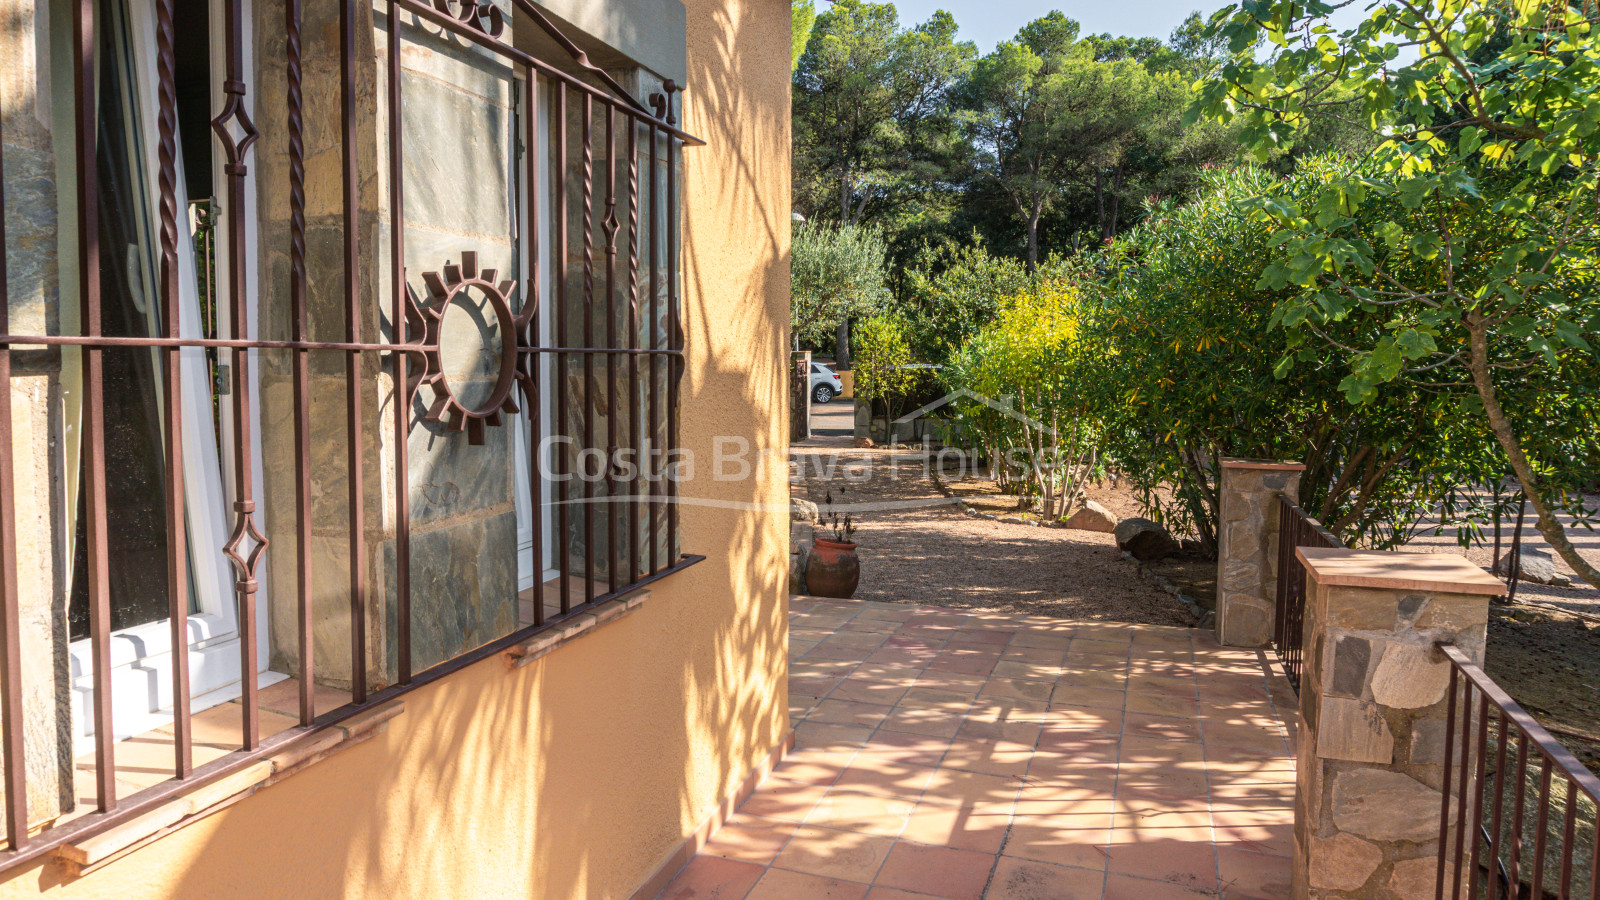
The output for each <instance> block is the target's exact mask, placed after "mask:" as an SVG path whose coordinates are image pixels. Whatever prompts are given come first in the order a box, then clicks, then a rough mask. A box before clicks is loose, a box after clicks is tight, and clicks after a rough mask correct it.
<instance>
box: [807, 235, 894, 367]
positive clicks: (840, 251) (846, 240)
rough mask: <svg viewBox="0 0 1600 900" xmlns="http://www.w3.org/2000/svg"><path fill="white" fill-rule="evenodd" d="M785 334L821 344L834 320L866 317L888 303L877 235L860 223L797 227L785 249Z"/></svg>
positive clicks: (886, 284) (885, 278)
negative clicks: (788, 286) (787, 251)
mask: <svg viewBox="0 0 1600 900" xmlns="http://www.w3.org/2000/svg"><path fill="white" fill-rule="evenodd" d="M789 253H790V255H789V279H790V288H789V332H790V335H791V339H792V340H793V341H794V345H795V348H796V349H799V346H800V342H801V341H810V342H813V343H821V342H823V341H826V340H827V339H828V336H829V334H831V333H832V332H833V329H834V326H835V325H837V324H838V323H840V322H845V321H849V320H850V319H858V318H862V317H864V316H869V315H871V314H872V313H874V312H876V311H877V310H878V309H880V308H882V307H883V306H884V304H886V303H887V302H888V300H889V288H888V283H887V279H888V274H887V271H886V264H885V257H886V254H887V251H886V249H885V248H884V244H883V236H882V235H881V234H880V233H879V232H878V231H877V230H876V229H873V228H868V227H864V226H860V225H842V226H835V225H826V224H810V223H804V222H803V223H800V224H798V225H796V226H795V228H794V239H793V241H792V243H791V247H790V251H789Z"/></svg>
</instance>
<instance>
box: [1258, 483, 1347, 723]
mask: <svg viewBox="0 0 1600 900" xmlns="http://www.w3.org/2000/svg"><path fill="white" fill-rule="evenodd" d="M1277 503H1278V591H1277V604H1276V615H1275V616H1274V617H1273V623H1274V624H1273V633H1272V646H1273V649H1275V650H1276V651H1277V653H1278V659H1279V661H1281V662H1282V663H1283V672H1284V675H1285V676H1287V677H1288V679H1289V684H1291V685H1293V686H1294V689H1295V691H1296V692H1299V690H1300V671H1301V668H1302V665H1303V662H1304V656H1305V647H1304V644H1305V619H1306V567H1305V566H1304V565H1302V564H1301V563H1300V557H1298V556H1296V555H1295V550H1296V549H1297V548H1300V547H1343V546H1344V544H1342V543H1340V541H1339V539H1338V538H1336V537H1334V536H1333V533H1332V532H1330V531H1329V530H1328V529H1326V528H1323V527H1322V523H1320V522H1318V521H1317V520H1316V519H1313V518H1311V517H1310V516H1308V515H1306V512H1305V510H1303V509H1301V508H1300V507H1299V506H1296V505H1295V503H1294V501H1292V500H1290V499H1289V498H1288V497H1285V496H1284V495H1283V494H1279V495H1278V500H1277Z"/></svg>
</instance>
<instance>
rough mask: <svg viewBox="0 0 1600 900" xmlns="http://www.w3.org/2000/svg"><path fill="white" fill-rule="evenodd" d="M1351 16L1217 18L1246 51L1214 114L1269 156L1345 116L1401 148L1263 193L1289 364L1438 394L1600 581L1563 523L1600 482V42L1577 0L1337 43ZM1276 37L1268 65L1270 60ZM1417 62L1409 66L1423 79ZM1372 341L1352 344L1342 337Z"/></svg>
mask: <svg viewBox="0 0 1600 900" xmlns="http://www.w3.org/2000/svg"><path fill="white" fill-rule="evenodd" d="M1332 12H1333V7H1332V6H1330V5H1328V4H1326V3H1323V2H1320V0H1311V2H1309V3H1303V2H1291V0H1264V2H1251V3H1246V4H1244V5H1243V6H1234V7H1229V8H1228V9H1225V10H1223V11H1222V12H1220V13H1218V14H1217V16H1216V17H1214V19H1213V23H1214V25H1215V28H1216V31H1217V33H1218V34H1220V35H1223V36H1226V37H1227V38H1228V40H1229V42H1230V43H1229V46H1230V49H1231V50H1232V51H1234V55H1233V58H1232V59H1231V60H1230V61H1229V62H1228V63H1227V64H1226V65H1225V66H1224V67H1223V69H1222V71H1221V77H1220V78H1219V80H1217V81H1216V82H1214V83H1213V84H1211V85H1208V86H1207V87H1206V88H1205V89H1204V90H1203V91H1202V92H1201V94H1200V95H1199V97H1198V99H1197V102H1196V104H1195V108H1194V114H1196V115H1208V116H1211V117H1214V118H1217V119H1228V120H1234V121H1236V122H1237V124H1238V127H1239V128H1240V131H1241V134H1242V135H1244V137H1245V138H1246V140H1247V141H1248V142H1249V143H1250V145H1251V146H1252V147H1253V148H1254V149H1256V151H1257V152H1258V153H1260V154H1265V153H1267V152H1270V151H1271V150H1272V149H1273V148H1279V147H1283V146H1285V145H1288V144H1292V143H1293V142H1295V141H1296V140H1302V139H1303V138H1304V132H1305V128H1306V125H1307V123H1308V122H1309V121H1310V119H1311V118H1312V117H1313V116H1314V115H1316V114H1328V113H1330V111H1331V112H1332V114H1335V115H1337V116H1338V117H1340V118H1342V119H1344V120H1346V121H1349V122H1352V123H1354V124H1356V125H1358V126H1359V127H1362V128H1364V129H1367V130H1369V131H1371V132H1372V133H1374V135H1376V136H1377V137H1379V138H1380V139H1381V141H1382V142H1381V144H1380V145H1379V146H1378V148H1377V151H1376V152H1375V153H1374V154H1373V157H1372V167H1371V168H1370V169H1368V168H1363V169H1361V170H1355V171H1350V172H1347V173H1344V174H1342V175H1340V176H1339V177H1335V178H1331V179H1329V180H1328V182H1327V183H1326V184H1324V185H1322V186H1321V188H1320V189H1319V190H1318V191H1317V192H1315V193H1314V194H1313V195H1310V196H1303V197H1291V196H1288V195H1286V194H1285V192H1284V191H1283V190H1281V189H1276V188H1269V189H1266V190H1263V191H1262V192H1261V193H1260V194H1259V195H1258V196H1257V197H1256V198H1254V200H1253V201H1252V202H1251V204H1250V206H1251V208H1252V209H1253V210H1254V211H1255V213H1256V215H1257V216H1258V217H1259V218H1260V219H1261V221H1263V222H1264V223H1266V224H1267V225H1268V226H1269V227H1270V228H1271V229H1272V230H1273V232H1274V233H1273V244H1274V247H1275V248H1276V251H1275V256H1276V259H1275V262H1274V264H1273V265H1271V266H1270V267H1269V268H1268V269H1267V270H1266V271H1265V272H1264V273H1263V277H1262V279H1261V282H1260V283H1261V285H1262V286H1263V287H1264V288H1267V289H1270V290H1273V291H1275V292H1278V293H1279V294H1280V295H1281V299H1280V300H1279V302H1278V303H1277V304H1276V307H1275V309H1274V312H1273V318H1272V324H1273V325H1275V326H1277V327H1281V328H1283V329H1284V330H1285V331H1286V332H1287V334H1288V336H1289V341H1290V349H1291V352H1290V354H1288V355H1286V356H1285V357H1283V359H1282V360H1281V361H1280V363H1279V365H1278V371H1279V372H1280V373H1283V374H1287V373H1289V372H1292V371H1294V370H1295V369H1296V368H1298V367H1300V366H1302V365H1305V364H1307V363H1308V361H1313V360H1323V359H1326V358H1329V357H1330V356H1331V357H1333V358H1335V359H1337V360H1338V361H1339V363H1340V365H1341V367H1342V368H1343V370H1344V377H1343V378H1342V379H1341V383H1340V387H1341V389H1342V390H1343V391H1344V392H1345V394H1346V395H1347V396H1348V398H1349V399H1350V400H1351V401H1353V402H1357V403H1361V404H1370V403H1372V402H1374V401H1375V400H1376V399H1377V398H1379V397H1380V396H1381V395H1382V394H1383V392H1384V391H1385V390H1387V389H1393V388H1400V389H1408V388H1413V387H1414V388H1416V389H1419V390H1426V391H1428V392H1429V395H1430V396H1432V397H1433V398H1434V400H1435V402H1439V403H1448V404H1450V405H1451V406H1452V407H1453V408H1454V410H1455V414H1456V415H1457V416H1459V417H1462V418H1463V419H1465V420H1467V421H1471V422H1473V423H1476V424H1477V425H1478V426H1480V427H1482V428H1485V429H1486V430H1487V431H1489V432H1490V433H1491V434H1492V435H1493V439H1494V444H1495V445H1497V446H1498V447H1499V449H1500V451H1501V452H1502V453H1503V459H1504V465H1505V466H1507V467H1508V468H1509V470H1510V472H1511V473H1512V474H1513V475H1514V476H1515V479H1516V481H1517V482H1518V484H1519V486H1520V487H1521V490H1522V492H1523V494H1524V495H1525V496H1526V497H1527V498H1528V500H1529V502H1530V503H1531V504H1532V506H1533V507H1534V509H1535V510H1536V511H1537V514H1538V528H1539V531H1540V533H1541V534H1542V535H1544V537H1545V538H1546V539H1547V540H1548V541H1549V542H1550V543H1551V545H1552V546H1553V547H1554V548H1555V549H1556V550H1557V552H1559V553H1560V554H1561V555H1562V557H1563V559H1565V560H1566V561H1567V563H1568V564H1569V565H1571V566H1572V567H1573V569H1574V570H1575V571H1576V572H1577V573H1578V574H1579V575H1580V576H1581V577H1582V578H1584V579H1585V580H1586V581H1588V582H1589V583H1590V584H1594V585H1596V586H1600V570H1597V569H1596V567H1594V566H1593V565H1591V564H1590V563H1589V562H1588V561H1586V560H1584V559H1583V558H1582V557H1581V556H1579V555H1578V553H1577V551H1576V550H1575V549H1574V548H1573V546H1572V544H1571V542H1570V541H1569V540H1568V538H1567V536H1566V533H1565V528H1564V527H1563V523H1562V514H1563V513H1565V514H1568V515H1576V516H1577V517H1578V518H1579V519H1580V521H1584V522H1585V523H1587V520H1588V517H1589V511H1588V510H1586V509H1585V508H1584V506H1583V501H1582V494H1581V493H1580V491H1579V489H1580V488H1581V487H1582V486H1583V484H1584V483H1585V482H1589V483H1592V481H1593V478H1594V475H1595V473H1596V471H1600V450H1597V447H1596V441H1595V437H1594V434H1595V426H1596V424H1600V420H1597V417H1596V415H1595V413H1596V401H1595V397H1594V391H1595V387H1594V386H1595V385H1596V384H1597V383H1600V365H1597V361H1596V355H1595V348H1594V346H1593V345H1592V344H1591V343H1590V336H1592V335H1594V334H1595V333H1596V332H1597V331H1600V294H1597V292H1596V290H1595V287H1596V285H1595V268H1594V263H1593V260H1594V259H1595V258H1596V253H1597V252H1600V130H1597V129H1600V45H1597V43H1596V41H1595V39H1594V33H1593V29H1594V19H1593V18H1592V15H1591V12H1590V11H1588V10H1585V9H1581V8H1578V7H1575V6H1566V5H1563V4H1561V3H1546V4H1531V3H1512V2H1505V0H1386V2H1379V3H1375V4H1373V5H1372V6H1371V7H1370V8H1369V11H1368V14H1367V16H1366V18H1365V19H1363V20H1362V21H1360V22H1359V23H1358V24H1356V25H1355V26H1353V27H1350V28H1346V29H1342V30H1341V29H1338V28H1336V27H1335V26H1334V25H1332V24H1331V23H1330V22H1329V20H1328V16H1329V15H1330V14H1331V13H1332ZM1261 39H1265V40H1266V42H1267V43H1268V45H1269V46H1270V47H1271V48H1272V49H1271V52H1270V53H1269V54H1267V55H1266V56H1265V57H1264V58H1262V57H1259V56H1258V55H1257V54H1255V53H1252V52H1250V50H1249V47H1250V45H1252V44H1253V43H1254V42H1256V41H1258V40H1261ZM1402 60H1409V61H1402ZM1349 328H1355V329H1356V331H1355V334H1354V336H1346V337H1343V338H1341V336H1340V334H1336V333H1335V331H1338V332H1341V333H1342V332H1344V331H1345V330H1346V329H1349Z"/></svg>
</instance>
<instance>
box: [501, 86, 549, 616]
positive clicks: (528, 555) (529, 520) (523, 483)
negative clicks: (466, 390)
mask: <svg viewBox="0 0 1600 900" xmlns="http://www.w3.org/2000/svg"><path fill="white" fill-rule="evenodd" d="M516 79H517V86H518V90H517V96H516V116H515V117H514V122H515V123H516V125H515V127H514V128H513V131H514V132H516V133H514V134H512V135H511V143H512V147H513V150H514V149H515V147H516V146H517V145H518V144H519V143H520V141H521V140H522V135H523V133H524V130H523V128H522V125H521V123H522V122H523V118H522V117H523V116H526V115H528V114H529V113H528V108H527V102H528V82H527V79H526V78H525V77H524V75H523V73H521V72H518V73H517V76H516ZM536 79H537V80H536V82H535V83H536V85H537V88H538V99H539V104H538V107H539V108H538V110H537V111H536V113H535V114H536V115H537V116H538V123H539V126H538V127H537V128H535V129H534V140H535V142H536V144H537V146H534V147H525V148H523V152H524V153H526V154H530V156H528V157H518V156H517V155H516V153H515V152H513V153H512V154H511V157H512V159H513V160H515V163H514V166H515V168H514V169H513V171H515V172H518V173H521V172H522V171H524V167H525V165H526V164H525V162H524V160H525V159H527V158H531V159H533V160H534V161H535V165H534V166H533V170H534V172H535V173H536V175H535V177H536V178H537V179H538V187H539V208H538V209H537V210H534V214H533V227H534V234H535V240H533V241H529V240H527V236H526V235H525V234H524V233H522V231H521V230H519V232H518V235H517V237H518V240H517V271H518V272H519V273H520V274H522V278H521V280H520V289H521V290H524V291H526V290H527V276H526V273H528V272H530V271H533V257H532V254H531V252H530V251H531V250H532V248H533V246H537V247H538V251H539V265H538V273H539V297H540V299H541V300H542V302H541V303H540V305H539V321H538V323H537V326H536V328H535V330H534V339H535V340H536V341H537V342H538V343H539V344H540V345H541V346H550V342H551V337H552V335H553V332H554V326H553V325H552V324H551V311H552V310H553V309H554V308H555V305H554V304H555V301H554V297H553V295H552V294H551V290H552V287H553V285H554V281H553V279H552V276H551V268H552V266H553V265H554V261H555V254H554V253H553V252H552V248H551V228H550V225H551V222H550V215H551V206H550V189H551V184H550V166H549V165H548V160H549V154H550V128H549V123H550V91H549V85H550V82H549V80H548V79H546V78H544V77H543V76H536ZM513 185H514V187H513V190H515V191H516V193H517V196H516V197H515V198H513V199H514V201H515V206H514V209H516V210H519V211H521V210H525V209H527V202H528V194H527V191H528V185H527V183H526V181H525V179H524V178H522V177H518V178H516V179H514V181H513ZM520 224H521V227H522V228H526V225H527V223H525V222H524V223H520ZM531 299H532V298H530V297H526V296H525V297H523V298H522V300H523V302H524V303H528V302H530V301H531ZM536 355H537V356H538V357H539V358H538V359H537V360H536V361H535V365H537V366H538V367H539V368H538V372H539V412H540V415H539V417H538V418H539V439H538V440H537V441H533V442H532V443H533V446H534V449H535V450H538V449H542V446H543V440H544V438H545V436H546V435H548V434H549V433H550V432H549V422H550V415H551V410H553V409H555V406H554V405H553V404H554V403H555V394H554V391H553V388H552V385H551V384H550V376H551V374H552V372H553V371H554V366H553V365H552V362H553V361H552V359H551V355H550V354H548V353H540V354H536ZM520 405H521V406H522V407H523V408H522V409H521V411H520V412H519V414H518V415H517V416H516V417H515V427H514V428H513V429H512V430H511V467H512V470H513V472H514V479H513V485H514V493H515V497H514V498H513V499H514V506H515V509H516V515H517V591H518V592H519V593H520V592H522V591H526V590H529V589H530V588H533V587H534V586H535V582H536V581H537V583H539V584H545V583H548V582H550V581H551V580H553V579H555V578H558V577H560V574H561V573H560V572H559V571H557V570H556V569H555V568H554V566H553V562H554V559H555V547H556V534H555V530H556V520H555V516H554V515H553V514H552V513H553V511H554V510H553V508H552V507H550V506H549V502H550V497H551V496H553V492H554V491H555V482H554V481H553V480H551V479H550V478H548V477H545V474H546V473H545V470H546V467H545V466H544V465H543V462H542V461H541V464H540V466H539V471H540V473H541V475H540V485H541V488H540V497H541V498H542V499H543V500H544V504H545V505H544V508H543V509H542V510H539V511H537V512H538V515H539V516H540V522H541V525H542V528H541V529H540V533H541V534H542V536H543V544H544V547H543V548H541V552H540V554H539V556H540V559H539V565H538V567H537V569H536V568H535V565H534V560H533V515H534V513H535V511H534V510H532V509H530V508H529V507H530V506H531V504H532V496H531V493H530V491H529V480H528V466H527V465H526V462H527V460H528V459H529V452H530V450H529V443H530V440H529V432H530V431H531V430H532V428H531V425H530V423H529V416H528V413H529V410H528V409H527V404H526V403H522V404H520ZM535 571H538V573H539V577H538V578H537V579H535V577H534V572H535ZM535 602H542V600H540V599H538V598H536V599H535Z"/></svg>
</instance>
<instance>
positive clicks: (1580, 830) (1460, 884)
mask: <svg viewBox="0 0 1600 900" xmlns="http://www.w3.org/2000/svg"><path fill="white" fill-rule="evenodd" d="M1437 647H1438V650H1439V652H1441V653H1442V654H1444V656H1445V658H1446V659H1448V661H1449V665H1450V688H1449V701H1448V711H1447V713H1446V722H1445V734H1444V785H1443V788H1442V794H1441V798H1440V808H1439V823H1440V825H1439V831H1440V834H1441V835H1442V836H1443V839H1442V840H1440V841H1439V852H1438V871H1437V878H1436V885H1435V891H1434V897H1435V900H1445V898H1447V897H1448V898H1450V900H1460V898H1461V897H1462V896H1463V895H1465V896H1466V897H1467V898H1470V900H1477V898H1480V897H1482V898H1486V900H1497V898H1504V900H1519V898H1524V897H1526V898H1534V900H1544V898H1546V897H1556V898H1559V900H1579V898H1587V900H1595V898H1600V829H1597V828H1596V827H1595V814H1596V807H1597V804H1600V778H1597V777H1596V776H1595V773H1593V772H1591V771H1590V770H1589V769H1587V768H1585V767H1584V765H1583V764H1582V763H1581V762H1579V761H1578V760H1577V758H1576V757H1574V756H1573V755H1572V753H1571V752H1570V751H1569V750H1567V748H1565V747H1563V746H1562V745H1561V744H1560V743H1558V742H1557V741H1556V739H1555V738H1553V737H1551V735H1550V732H1548V731H1546V730H1545V728H1544V727H1543V726H1541V725H1540V724H1539V723H1538V722H1537V721H1535V720H1534V718H1533V716H1531V715H1529V714H1528V712H1527V711H1526V710H1524V709H1523V708H1522V707H1521V706H1520V705H1518V704H1517V702H1516V701H1515V700H1513V699H1511V697H1510V695H1509V694H1507V693H1506V692H1505V691H1504V690H1502V689H1501V687H1500V686H1499V685H1497V684H1495V683H1494V680H1493V679H1491V678H1490V677H1489V676H1488V674H1487V673H1485V672H1484V671H1483V669H1482V668H1480V667H1478V666H1477V665H1476V664H1474V663H1473V662H1472V660H1471V659H1470V658H1469V657H1468V656H1467V654H1466V653H1464V652H1462V651H1461V649H1460V648H1459V647H1455V646H1453V645H1450V644H1444V643H1441V644H1438V645H1437ZM1585 855H1587V857H1588V858H1587V859H1584V858H1583V857H1584V856H1585Z"/></svg>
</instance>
